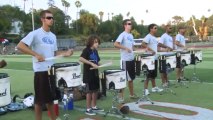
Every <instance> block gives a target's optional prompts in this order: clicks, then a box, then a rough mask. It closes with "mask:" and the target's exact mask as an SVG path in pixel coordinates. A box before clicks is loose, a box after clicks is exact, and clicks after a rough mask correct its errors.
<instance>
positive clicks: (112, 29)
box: [0, 0, 213, 43]
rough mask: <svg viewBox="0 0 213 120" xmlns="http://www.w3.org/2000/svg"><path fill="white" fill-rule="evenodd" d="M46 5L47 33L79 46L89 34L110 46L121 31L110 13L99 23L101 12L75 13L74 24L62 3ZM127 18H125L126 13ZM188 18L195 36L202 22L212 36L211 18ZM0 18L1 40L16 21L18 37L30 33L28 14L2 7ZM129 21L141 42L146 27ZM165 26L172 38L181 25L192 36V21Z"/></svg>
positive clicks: (118, 18)
mask: <svg viewBox="0 0 213 120" xmlns="http://www.w3.org/2000/svg"><path fill="white" fill-rule="evenodd" d="M48 4H49V8H48V9H49V10H50V11H52V13H53V15H54V24H53V26H52V28H51V29H52V32H54V33H55V34H56V35H57V36H62V37H68V38H74V39H76V40H78V41H79V42H80V43H83V41H84V40H85V39H86V38H87V36H88V35H89V34H98V35H99V36H100V37H101V40H102V41H104V42H109V41H110V42H111V41H112V40H115V39H116V38H117V36H118V35H119V34H120V33H121V32H122V31H123V26H122V21H123V19H124V16H123V15H122V14H118V15H114V14H113V13H112V17H111V18H110V19H108V20H106V21H103V20H102V18H103V15H104V12H102V11H100V12H99V16H98V15H96V14H93V13H90V12H89V11H87V10H84V9H82V10H80V11H79V18H78V19H77V20H71V17H70V16H69V15H68V14H67V10H68V7H69V6H70V4H69V3H68V2H66V0H62V5H63V6H64V7H65V9H64V11H63V10H61V9H59V8H58V7H57V6H55V5H54V3H48ZM41 10H42V9H38V10H37V9H33V13H34V26H35V29H36V28H39V27H40V25H41V22H40V18H39V13H40V11H41ZM108 14H109V13H108ZM127 16H128V17H129V14H128V13H127ZM192 17H193V18H194V21H195V24H196V26H195V28H196V30H197V31H198V32H199V27H200V26H202V20H204V19H205V24H206V25H207V26H208V29H209V35H213V29H212V28H213V15H211V16H210V17H209V18H205V17H204V16H203V17H202V18H200V19H197V18H195V16H192ZM0 18H1V19H0V37H4V35H5V34H6V33H8V32H10V30H11V29H13V28H12V23H13V22H14V21H20V22H21V23H22V24H19V26H20V28H21V32H20V33H19V34H20V35H23V36H24V35H26V34H27V33H28V32H30V31H32V12H30V13H25V12H24V11H23V10H21V9H20V8H19V7H17V6H10V5H4V6H0ZM129 18H130V19H131V20H132V24H133V30H132V34H133V36H134V38H143V37H144V36H145V35H146V34H147V33H148V29H147V25H143V20H141V23H137V22H136V21H135V19H134V17H129ZM70 21H71V22H70ZM165 24H171V25H172V27H173V28H174V29H173V30H174V31H173V34H174V35H175V34H176V33H177V28H178V26H182V25H184V26H186V27H187V32H186V36H193V35H195V32H194V29H193V27H192V26H193V25H194V24H193V21H192V19H190V20H187V21H185V20H184V19H183V18H182V17H181V16H174V17H172V21H169V22H168V23H165ZM164 26H165V25H164V24H163V25H159V29H158V33H157V36H161V35H162V34H163V33H164ZM23 36H22V37H23ZM17 42H18V41H17Z"/></svg>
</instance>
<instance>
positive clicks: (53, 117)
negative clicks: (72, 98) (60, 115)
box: [46, 103, 56, 120]
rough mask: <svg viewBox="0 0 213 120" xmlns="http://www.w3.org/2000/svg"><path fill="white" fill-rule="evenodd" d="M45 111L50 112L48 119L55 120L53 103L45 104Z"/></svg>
mask: <svg viewBox="0 0 213 120" xmlns="http://www.w3.org/2000/svg"><path fill="white" fill-rule="evenodd" d="M46 107H47V110H48V111H49V112H50V119H51V120H55V119H56V114H55V112H54V104H53V103H48V104H46Z"/></svg>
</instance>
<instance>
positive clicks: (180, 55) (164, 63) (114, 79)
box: [51, 50, 202, 89]
mask: <svg viewBox="0 0 213 120" xmlns="http://www.w3.org/2000/svg"><path fill="white" fill-rule="evenodd" d="M157 56H158V60H159V63H160V66H159V68H160V70H162V71H166V70H167V69H174V68H176V66H177V65H179V64H184V66H186V65H190V64H192V65H194V64H196V63H199V62H202V51H201V50H189V51H174V52H158V53H157ZM135 63H136V73H137V72H140V71H143V70H144V69H147V70H154V69H155V64H154V63H155V55H152V54H150V53H142V54H139V53H138V54H136V56H135ZM51 73H53V75H54V76H55V77H54V79H55V81H56V82H55V83H56V87H60V86H61V85H64V86H63V87H68V88H69V87H77V86H81V85H82V83H83V81H82V77H81V65H80V64H79V63H78V62H65V63H55V64H53V65H52V66H51ZM103 74H104V79H105V80H106V84H107V85H106V86H107V87H106V88H107V89H112V88H113V89H123V88H125V87H126V72H125V70H122V69H117V70H104V72H103ZM112 84H113V85H112ZM111 86H113V87H111Z"/></svg>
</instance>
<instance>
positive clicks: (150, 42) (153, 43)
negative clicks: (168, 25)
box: [143, 34, 158, 59]
mask: <svg viewBox="0 0 213 120" xmlns="http://www.w3.org/2000/svg"><path fill="white" fill-rule="evenodd" d="M143 42H145V43H147V46H148V47H149V48H151V49H152V50H154V51H155V53H156V54H155V59H157V50H158V40H157V38H156V37H155V36H153V35H151V34H148V35H146V37H145V38H144V41H143Z"/></svg>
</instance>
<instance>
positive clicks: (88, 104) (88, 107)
mask: <svg viewBox="0 0 213 120" xmlns="http://www.w3.org/2000/svg"><path fill="white" fill-rule="evenodd" d="M91 99H92V93H90V92H88V93H87V95H86V104H87V109H90V108H91V101H92V100H91Z"/></svg>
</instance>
